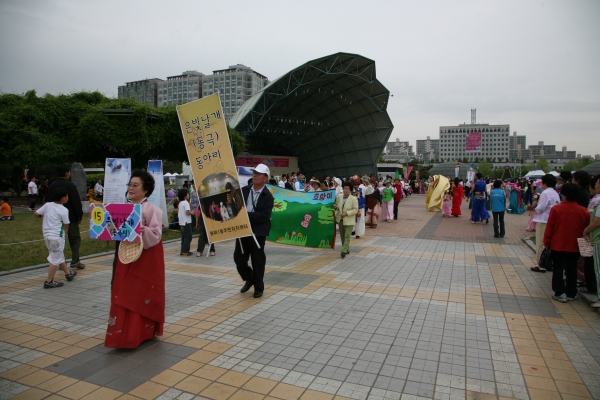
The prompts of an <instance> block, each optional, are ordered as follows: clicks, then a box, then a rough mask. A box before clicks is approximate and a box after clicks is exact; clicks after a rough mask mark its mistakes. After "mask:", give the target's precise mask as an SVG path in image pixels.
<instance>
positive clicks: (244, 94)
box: [118, 64, 269, 121]
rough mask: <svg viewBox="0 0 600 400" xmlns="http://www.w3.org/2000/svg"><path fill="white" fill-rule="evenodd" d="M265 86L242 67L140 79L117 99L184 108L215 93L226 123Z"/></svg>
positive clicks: (265, 82)
mask: <svg viewBox="0 0 600 400" xmlns="http://www.w3.org/2000/svg"><path fill="white" fill-rule="evenodd" d="M268 84H269V80H268V79H267V77H266V76H264V75H262V74H259V73H258V72H256V71H254V70H253V69H252V68H250V67H247V66H245V65H243V64H236V65H231V66H229V68H227V69H221V70H216V71H213V73H212V75H204V74H203V73H202V72H198V71H194V70H192V71H185V72H183V73H182V74H181V75H174V76H169V77H167V80H166V81H164V80H163V79H158V78H154V79H144V80H141V81H135V82H127V83H126V84H125V85H123V86H119V88H118V97H119V98H120V99H126V98H135V99H136V101H138V102H140V103H146V104H150V105H152V106H154V107H164V106H169V105H176V104H185V103H189V102H190V101H194V100H197V99H200V98H202V97H204V96H208V95H211V94H213V93H219V96H220V98H221V104H222V106H223V114H224V115H225V120H227V121H229V119H230V118H231V117H232V116H233V114H235V112H236V111H237V110H238V109H239V108H240V107H241V106H242V104H244V103H245V102H246V100H248V99H249V98H250V97H252V96H253V95H255V94H256V93H258V92H260V91H261V90H262V89H263V88H264V87H265V86H267V85H268Z"/></svg>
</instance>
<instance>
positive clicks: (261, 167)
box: [250, 164, 271, 177]
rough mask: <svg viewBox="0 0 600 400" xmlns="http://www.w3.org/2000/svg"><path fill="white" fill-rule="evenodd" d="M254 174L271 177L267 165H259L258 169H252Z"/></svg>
mask: <svg viewBox="0 0 600 400" xmlns="http://www.w3.org/2000/svg"><path fill="white" fill-rule="evenodd" d="M250 170H251V171H252V172H257V173H259V174H267V176H269V177H270V176H271V170H270V169H269V167H267V166H266V165H265V164H258V165H257V166H256V168H250Z"/></svg>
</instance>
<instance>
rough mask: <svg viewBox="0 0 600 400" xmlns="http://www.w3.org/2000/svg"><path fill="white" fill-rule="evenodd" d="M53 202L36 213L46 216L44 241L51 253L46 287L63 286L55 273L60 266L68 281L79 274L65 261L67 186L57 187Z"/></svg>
mask: <svg viewBox="0 0 600 400" xmlns="http://www.w3.org/2000/svg"><path fill="white" fill-rule="evenodd" d="M52 200H53V202H48V203H46V204H44V205H43V206H42V207H41V208H40V209H38V210H37V211H36V212H35V213H34V215H35V216H36V217H40V218H42V217H43V218H44V222H43V225H42V232H43V233H44V241H45V242H46V247H47V248H48V251H49V252H50V254H49V255H48V262H49V263H50V267H49V268H48V279H46V281H45V282H44V289H52V288H57V287H61V286H63V285H64V283H63V282H56V281H55V280H54V274H55V273H56V270H57V268H58V267H60V269H61V270H62V271H63V272H64V273H65V278H67V281H69V282H70V281H72V280H73V278H75V276H76V275H77V272H76V271H72V272H71V271H70V270H69V269H68V268H67V263H66V262H65V254H64V250H65V236H66V235H67V232H68V230H69V210H67V209H66V208H65V207H64V206H63V204H65V203H66V202H67V201H69V192H68V191H67V188H66V187H57V188H56V190H54V199H52Z"/></svg>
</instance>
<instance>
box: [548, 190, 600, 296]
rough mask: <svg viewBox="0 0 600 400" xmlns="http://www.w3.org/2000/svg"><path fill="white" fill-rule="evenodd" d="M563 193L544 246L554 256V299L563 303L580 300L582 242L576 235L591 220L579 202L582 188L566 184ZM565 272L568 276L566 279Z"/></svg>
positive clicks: (551, 214)
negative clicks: (578, 275)
mask: <svg viewBox="0 0 600 400" xmlns="http://www.w3.org/2000/svg"><path fill="white" fill-rule="evenodd" d="M560 195H561V197H562V199H563V202H562V203H561V204H558V205H556V206H554V207H552V209H551V210H550V215H549V217H548V222H547V225H546V229H545V230H544V247H546V248H547V249H550V251H551V253H550V254H551V257H552V290H553V291H554V296H552V299H554V300H558V301H560V302H561V303H566V302H567V301H572V300H577V299H578V298H579V297H578V296H577V259H578V258H579V245H578V244H577V238H580V237H582V236H583V234H584V232H585V229H586V228H587V226H588V225H589V223H590V214H589V213H588V211H587V210H586V208H585V207H582V206H580V205H579V204H577V199H578V198H579V195H580V190H579V187H578V186H577V185H576V184H574V183H565V184H564V185H563V186H562V188H561V190H560ZM563 271H564V276H565V277H566V283H565V279H564V278H563Z"/></svg>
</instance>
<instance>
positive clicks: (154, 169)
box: [148, 160, 169, 227]
mask: <svg viewBox="0 0 600 400" xmlns="http://www.w3.org/2000/svg"><path fill="white" fill-rule="evenodd" d="M148 172H149V173H150V175H152V177H153V178H154V192H152V194H151V195H150V197H149V198H148V201H149V202H150V203H152V204H154V205H155V206H156V207H158V208H160V209H161V210H162V212H163V215H162V225H163V227H168V226H169V215H168V214H167V199H166V198H165V178H164V175H163V162H162V160H148Z"/></svg>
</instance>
